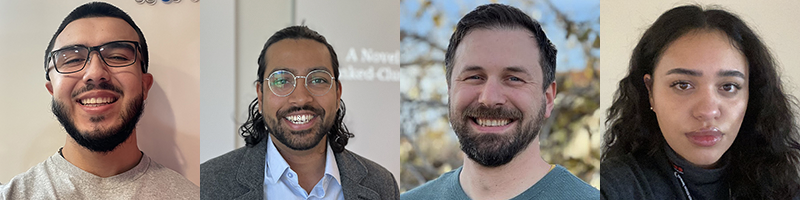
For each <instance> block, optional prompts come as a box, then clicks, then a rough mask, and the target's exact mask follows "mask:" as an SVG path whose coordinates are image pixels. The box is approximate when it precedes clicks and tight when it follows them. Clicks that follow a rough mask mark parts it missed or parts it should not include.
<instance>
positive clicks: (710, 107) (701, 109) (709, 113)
mask: <svg viewBox="0 0 800 200" xmlns="http://www.w3.org/2000/svg"><path fill="white" fill-rule="evenodd" d="M693 98H696V103H695V105H694V108H693V110H692V115H693V116H694V117H695V118H696V119H698V120H700V121H712V120H716V119H717V118H719V116H720V99H719V97H718V96H717V94H716V93H715V91H714V89H713V88H710V89H706V90H700V91H698V93H697V95H696V96H694V97H693Z"/></svg>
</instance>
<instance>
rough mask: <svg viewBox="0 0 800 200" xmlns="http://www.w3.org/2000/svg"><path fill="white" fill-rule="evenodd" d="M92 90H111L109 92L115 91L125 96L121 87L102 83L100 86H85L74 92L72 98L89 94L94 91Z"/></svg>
mask: <svg viewBox="0 0 800 200" xmlns="http://www.w3.org/2000/svg"><path fill="white" fill-rule="evenodd" d="M92 90H109V91H113V92H116V93H119V94H120V95H125V94H124V93H123V92H122V89H120V88H119V87H117V86H115V85H112V84H111V83H108V82H100V83H98V84H86V86H83V87H82V88H81V89H78V90H76V91H75V92H72V98H75V97H77V96H78V95H80V94H82V93H84V92H88V91H92Z"/></svg>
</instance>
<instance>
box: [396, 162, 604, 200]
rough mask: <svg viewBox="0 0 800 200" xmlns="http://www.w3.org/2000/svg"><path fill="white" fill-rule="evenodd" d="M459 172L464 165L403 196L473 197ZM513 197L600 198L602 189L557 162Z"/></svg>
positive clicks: (407, 198)
mask: <svg viewBox="0 0 800 200" xmlns="http://www.w3.org/2000/svg"><path fill="white" fill-rule="evenodd" d="M459 174H461V167H459V168H458V169H456V170H453V171H450V172H447V173H444V174H442V176H440V177H439V178H437V179H436V180H432V181H429V182H427V183H425V184H423V185H421V186H419V187H417V188H414V189H413V190H411V191H408V192H406V193H403V194H402V195H400V199H401V200H414V199H431V200H446V199H470V198H469V197H468V196H467V193H465V192H464V189H463V188H461V184H460V183H459V177H458V175H459ZM512 199H514V200H522V199H600V191H598V190H597V189H596V188H594V187H592V186H590V185H589V184H586V183H585V182H583V181H582V180H581V179H579V178H578V177H575V175H572V174H571V173H569V171H567V169H566V168H564V167H562V166H561V165H556V167H555V168H553V170H550V172H548V173H547V175H545V176H544V177H542V179H541V180H539V181H538V182H536V184H533V185H532V186H531V187H530V188H528V189H527V190H525V191H524V192H522V194H520V195H517V196H516V197H514V198H512Z"/></svg>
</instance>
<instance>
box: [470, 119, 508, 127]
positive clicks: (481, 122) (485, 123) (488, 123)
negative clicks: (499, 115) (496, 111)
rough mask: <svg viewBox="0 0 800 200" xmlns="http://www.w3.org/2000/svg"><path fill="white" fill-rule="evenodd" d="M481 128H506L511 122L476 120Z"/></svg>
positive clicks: (504, 120) (503, 120)
mask: <svg viewBox="0 0 800 200" xmlns="http://www.w3.org/2000/svg"><path fill="white" fill-rule="evenodd" d="M475 121H476V122H478V125H480V126H505V125H506V124H508V123H509V122H511V120H508V119H480V118H479V119H475Z"/></svg>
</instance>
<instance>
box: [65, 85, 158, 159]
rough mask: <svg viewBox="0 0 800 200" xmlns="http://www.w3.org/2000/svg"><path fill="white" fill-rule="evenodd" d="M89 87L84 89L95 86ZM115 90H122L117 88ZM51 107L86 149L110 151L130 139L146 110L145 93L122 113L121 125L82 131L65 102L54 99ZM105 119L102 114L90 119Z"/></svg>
mask: <svg viewBox="0 0 800 200" xmlns="http://www.w3.org/2000/svg"><path fill="white" fill-rule="evenodd" d="M98 86H99V87H100V88H103V89H105V88H104V87H113V86H108V85H105V86H104V85H103V84H100V85H98ZM87 88H89V89H88V90H87V89H84V91H89V90H92V88H93V86H91V85H87ZM115 91H120V90H118V89H117V90H115ZM51 109H52V111H53V114H55V115H56V118H58V121H59V122H61V125H62V126H64V130H66V131H67V133H68V134H69V136H70V137H72V139H73V140H75V142H77V143H78V144H79V145H81V146H83V147H85V148H86V149H89V150H90V151H93V152H98V153H108V152H110V151H113V150H114V149H116V148H117V146H119V145H120V144H122V143H123V142H125V141H126V140H128V138H129V137H130V136H131V133H133V129H135V128H136V123H138V122H139V118H141V116H142V113H143V112H144V94H141V95H139V96H138V97H136V98H134V99H133V100H132V101H131V102H130V103H128V105H127V109H126V110H123V111H122V113H120V115H119V118H120V120H121V121H122V123H121V124H120V125H118V126H113V127H109V128H106V129H94V130H89V131H80V130H78V128H77V127H76V126H75V122H74V121H73V120H72V118H70V117H69V116H70V111H69V109H67V107H66V106H65V104H64V103H62V102H59V101H56V100H55V99H53V100H52V102H51ZM104 119H105V117H102V116H101V117H91V118H90V119H89V120H90V121H92V122H100V121H103V120H104Z"/></svg>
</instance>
